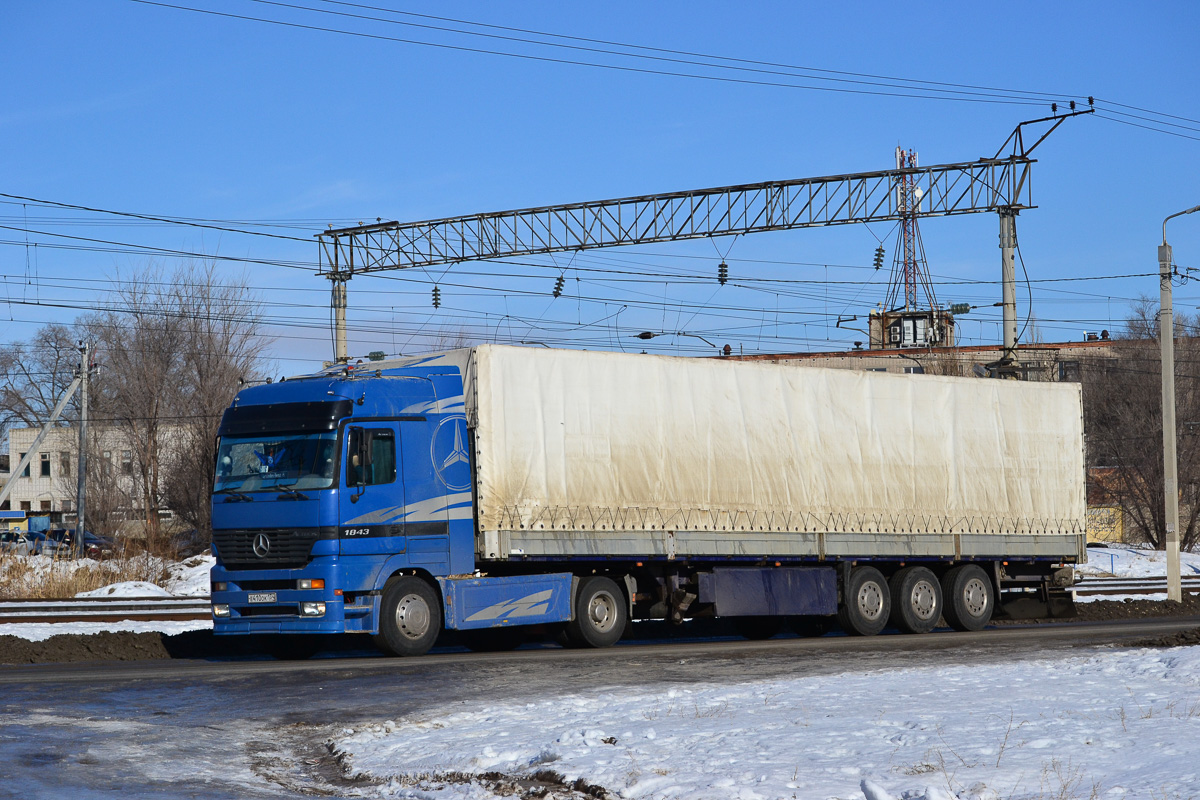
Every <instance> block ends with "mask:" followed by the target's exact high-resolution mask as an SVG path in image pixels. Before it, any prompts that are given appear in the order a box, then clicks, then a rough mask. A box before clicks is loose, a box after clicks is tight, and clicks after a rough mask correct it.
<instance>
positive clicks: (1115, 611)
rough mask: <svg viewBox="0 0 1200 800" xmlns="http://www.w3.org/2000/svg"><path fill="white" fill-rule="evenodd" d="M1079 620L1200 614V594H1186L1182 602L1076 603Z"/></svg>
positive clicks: (1120, 601)
mask: <svg viewBox="0 0 1200 800" xmlns="http://www.w3.org/2000/svg"><path fill="white" fill-rule="evenodd" d="M1075 608H1076V609H1077V611H1078V615H1077V616H1076V617H1074V619H1075V620H1078V621H1079V622H1107V621H1108V620H1117V619H1145V618H1147V617H1190V616H1195V615H1200V595H1197V594H1185V595H1184V596H1183V602H1182V603H1176V602H1175V601H1173V600H1096V601H1093V602H1091V603H1076V604H1075Z"/></svg>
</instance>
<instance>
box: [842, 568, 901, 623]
mask: <svg viewBox="0 0 1200 800" xmlns="http://www.w3.org/2000/svg"><path fill="white" fill-rule="evenodd" d="M891 606H892V596H891V592H889V591H888V584H887V580H885V579H884V577H883V573H881V572H880V571H879V570H877V569H875V568H874V567H855V568H854V570H853V571H852V572H851V573H850V580H849V581H847V585H846V586H843V587H842V602H841V604H840V605H839V606H838V622H839V623H840V624H841V626H842V630H844V631H845V632H846V633H848V634H850V635H851V636H874V635H875V634H877V633H879V632H880V631H882V630H883V629H884V628H885V627H886V626H887V623H888V615H889V614H890V613H891Z"/></svg>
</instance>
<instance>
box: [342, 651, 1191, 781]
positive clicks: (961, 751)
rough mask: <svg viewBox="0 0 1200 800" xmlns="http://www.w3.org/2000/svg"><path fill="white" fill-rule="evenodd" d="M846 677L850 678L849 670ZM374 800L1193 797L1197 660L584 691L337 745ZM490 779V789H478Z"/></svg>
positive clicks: (1127, 654) (421, 718) (357, 732)
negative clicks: (589, 788) (540, 777)
mask: <svg viewBox="0 0 1200 800" xmlns="http://www.w3.org/2000/svg"><path fill="white" fill-rule="evenodd" d="M848 668H850V669H852V667H850V665H848ZM334 744H335V747H336V748H337V750H338V751H340V752H341V753H342V754H344V756H343V763H345V764H346V765H347V766H348V767H349V768H350V770H351V771H352V772H353V773H360V774H362V775H363V776H364V777H368V778H370V779H374V780H376V781H379V783H377V784H376V785H375V787H374V788H373V789H371V790H370V791H369V792H368V794H373V795H375V796H378V797H388V798H390V797H418V798H447V799H448V800H482V799H483V798H490V797H496V796H503V795H504V794H505V790H504V789H503V787H502V784H503V782H501V781H498V779H497V777H496V776H495V774H494V773H503V774H505V775H510V776H513V777H521V776H526V777H528V776H532V775H534V774H535V773H537V772H538V771H539V770H551V771H553V772H555V773H558V774H559V775H561V776H562V777H563V778H564V779H565V780H566V782H568V783H570V782H574V781H576V780H577V779H582V780H583V781H584V782H585V783H587V784H595V785H599V786H602V787H604V788H605V789H606V790H607V791H609V792H610V793H613V794H615V795H619V796H620V797H625V798H645V799H646V800H651V799H652V798H653V799H654V800H658V799H659V798H663V799H664V800H668V799H670V798H696V799H699V798H705V799H707V798H714V799H715V798H722V799H724V798H731V799H734V800H760V799H762V800H770V799H774V798H781V799H782V800H788V799H790V798H796V799H797V800H807V799H808V798H812V799H813V800H826V799H828V798H858V799H859V800H861V798H863V797H864V795H865V796H866V798H867V800H882V798H893V799H899V800H920V799H922V798H923V799H924V800H949V799H950V798H959V800H968V799H970V800H1049V799H1050V798H1055V799H1057V800H1071V799H1072V798H1081V799H1087V798H1105V799H1107V798H1114V799H1115V798H1130V800H1132V799H1133V798H1138V799H1139V800H1142V799H1144V800H1185V799H1186V798H1195V797H1200V647H1188V648H1176V649H1169V650H1132V651H1111V652H1104V651H1102V652H1101V653H1100V654H1099V655H1093V656H1089V657H1080V658H1067V659H1054V660H1031V661H1023V662H1014V663H1005V664H989V663H979V664H977V665H972V666H947V667H944V668H936V667H919V668H905V667H904V666H903V665H898V666H897V667H896V668H895V669H889V670H886V671H879V672H865V673H859V672H854V671H847V672H845V673H842V674H838V675H830V676H821V677H805V678H800V679H782V680H780V679H776V680H761V681H750V682H746V683H739V684H736V685H697V684H681V685H677V686H668V687H655V688H653V689H650V688H629V687H621V688H619V689H617V688H607V687H595V688H587V689H582V690H580V691H579V692H576V693H572V694H567V695H562V696H542V695H539V694H538V692H537V691H536V689H535V688H533V687H531V692H530V694H529V696H528V697H526V698H524V699H520V700H515V701H503V702H496V703H486V702H485V703H470V704H468V703H460V704H458V705H456V706H453V707H449V708H446V709H445V710H444V711H439V712H434V713H424V714H419V715H416V716H413V717H411V718H397V719H394V720H380V721H379V723H378V724H373V725H367V726H364V727H360V728H357V729H353V730H351V729H346V730H343V731H342V732H341V733H340V734H339V735H338V736H336V737H335V738H334ZM489 773H492V774H490V775H489Z"/></svg>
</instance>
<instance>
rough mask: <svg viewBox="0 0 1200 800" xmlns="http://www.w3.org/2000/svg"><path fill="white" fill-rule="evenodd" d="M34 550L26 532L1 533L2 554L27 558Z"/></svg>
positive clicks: (0, 549) (0, 546)
mask: <svg viewBox="0 0 1200 800" xmlns="http://www.w3.org/2000/svg"><path fill="white" fill-rule="evenodd" d="M32 549H33V546H32V545H31V544H30V543H29V539H27V538H25V532H24V531H0V553H13V554H15V555H19V556H27V555H29V553H30V551H32Z"/></svg>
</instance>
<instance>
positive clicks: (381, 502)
mask: <svg viewBox="0 0 1200 800" xmlns="http://www.w3.org/2000/svg"><path fill="white" fill-rule="evenodd" d="M342 440H343V445H342V470H341V473H342V474H341V476H340V477H339V492H338V534H339V539H340V545H339V549H340V552H341V553H342V554H343V555H365V554H372V553H381V554H391V553H403V552H405V537H404V520H403V515H404V477H403V473H402V471H401V467H400V465H401V463H402V459H403V453H402V448H401V443H400V436H399V431H398V430H397V429H396V423H394V422H391V423H388V422H378V423H363V424H360V425H348V426H347V427H346V430H345V434H344V435H343V437H342Z"/></svg>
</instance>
